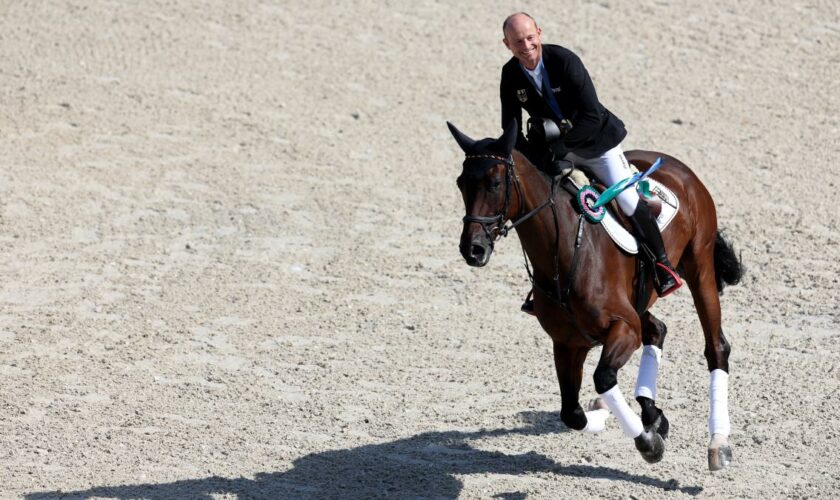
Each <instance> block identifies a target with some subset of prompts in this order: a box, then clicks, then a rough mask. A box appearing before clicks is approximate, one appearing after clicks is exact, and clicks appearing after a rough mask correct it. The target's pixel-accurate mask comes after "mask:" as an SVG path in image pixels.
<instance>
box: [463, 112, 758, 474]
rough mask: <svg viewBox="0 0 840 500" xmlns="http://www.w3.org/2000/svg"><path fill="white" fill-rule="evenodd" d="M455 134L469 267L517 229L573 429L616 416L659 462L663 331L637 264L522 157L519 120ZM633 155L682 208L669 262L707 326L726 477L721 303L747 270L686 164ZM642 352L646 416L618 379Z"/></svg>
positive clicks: (712, 451)
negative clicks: (587, 375) (592, 398)
mask: <svg viewBox="0 0 840 500" xmlns="http://www.w3.org/2000/svg"><path fill="white" fill-rule="evenodd" d="M447 125H448V126H449V129H450V131H451V133H452V135H453V137H454V138H455V141H456V142H457V143H458V145H459V146H460V147H461V149H462V150H463V151H464V153H465V155H466V158H465V160H464V163H463V171H462V172H461V175H460V176H459V177H458V180H457V184H458V188H459V190H460V191H461V194H462V196H463V199H464V205H465V208H466V215H465V216H464V219H463V221H464V227H463V231H462V233H461V240H460V251H461V255H462V256H463V257H464V259H465V260H466V262H467V264H469V265H470V266H475V267H482V266H485V265H486V264H487V263H488V261H489V259H490V255H491V254H492V252H493V248H494V243H495V242H496V241H497V240H498V239H499V238H501V237H502V236H506V235H507V232H508V231H509V230H510V229H511V228H515V229H516V232H517V235H518V236H519V240H520V242H521V244H522V248H523V251H524V253H525V255H526V256H527V258H526V259H527V260H526V266H527V261H528V260H530V261H531V265H532V266H531V267H532V268H533V272H531V269H530V268H529V275H532V281H533V293H534V313H535V316H536V317H537V319H538V320H539V323H540V325H541V326H542V328H543V329H544V330H545V331H546V333H548V335H549V336H550V337H551V339H552V342H553V350H554V364H555V369H556V371H557V379H558V381H559V383H560V393H561V410H560V417H561V419H562V420H563V423H564V424H565V425H566V426H567V427H569V428H571V429H574V430H579V431H588V432H599V431H601V430H603V428H604V426H605V421H606V419H607V417H608V416H609V414H610V413H612V415H613V416H615V417H616V419H617V420H618V423H619V426H620V428H621V429H622V431H623V432H624V434H625V435H626V436H628V437H630V438H632V439H633V440H634V442H635V445H636V448H637V449H638V450H639V452H640V453H641V455H642V457H643V458H644V459H645V460H646V461H648V462H650V463H655V462H658V461H659V460H661V459H662V456H663V453H664V451H665V440H664V439H665V438H666V437H667V436H668V431H669V424H668V420H667V419H666V418H665V415H664V413H663V412H662V410H661V409H660V408H658V407H657V406H656V378H657V374H658V369H659V362H660V356H661V350H662V347H663V344H664V341H665V335H666V327H665V324H664V323H662V321H660V320H658V319H657V318H656V317H654V316H653V314H651V313H650V311H649V309H650V307H651V306H653V304H654V302H656V299H657V295H656V293H655V292H653V291H652V289H651V287H650V286H647V287H646V288H638V287H637V286H634V282H635V281H636V280H637V279H638V278H637V270H638V264H637V261H636V256H635V255H631V254H628V253H626V252H624V251H623V250H621V249H619V248H618V247H617V245H616V244H615V243H613V241H612V240H611V239H610V237H609V236H608V235H607V233H606V231H604V230H602V229H601V228H598V227H596V226H593V227H586V226H588V225H590V223H589V222H587V221H585V220H584V219H583V218H582V216H581V214H580V213H579V208H578V206H577V205H576V204H575V202H574V194H573V190H572V189H571V188H568V187H567V188H563V187H562V185H563V183H564V182H568V181H567V180H566V179H564V178H561V179H557V178H551V177H549V176H547V175H546V174H544V173H543V172H542V171H540V170H538V169H537V168H536V167H535V166H534V165H533V164H532V163H531V162H530V161H529V160H528V159H527V158H526V157H525V156H524V155H523V154H521V153H520V152H519V151H516V150H514V144H515V142H516V136H517V131H518V125H517V124H516V122H514V121H512V122H511V123H510V124H509V125H508V126H507V127H506V128H505V131H504V133H503V134H502V136H501V137H499V138H496V139H494V138H485V139H481V140H474V139H471V138H470V137H468V136H466V135H465V134H463V133H462V132H460V131H459V130H458V129H457V128H456V127H455V126H454V125H452V124H451V123H449V122H447ZM626 157H627V159H628V160H629V161H630V162H631V163H632V164H633V165H635V166H636V167H637V168H638V169H639V170H640V171H642V170H644V169H646V168H648V167H650V166H651V165H652V164H653V163H654V161H655V160H656V159H657V158H660V157H661V158H662V160H663V163H662V167H661V168H660V169H659V170H658V171H656V173H655V174H653V175H652V178H654V179H655V180H657V181H658V182H661V183H662V184H663V185H665V186H667V187H668V188H669V189H671V190H672V191H673V193H674V194H675V195H676V196H677V198H678V199H679V202H680V205H679V210H678V211H677V213H676V215H675V217H674V219H673V220H672V221H671V223H670V224H669V225H668V227H667V229H666V230H665V231H664V232H663V234H662V237H663V240H664V243H665V248H666V251H667V253H668V256H669V258H670V260H671V262H672V263H674V264H675V265H676V266H677V267H678V268H679V270H680V272H681V274H682V275H683V277H684V279H685V281H686V282H687V283H688V286H689V288H690V290H691V294H692V297H693V299H694V305H695V308H696V310H697V314H698V315H699V317H700V323H701V325H702V327H703V333H704V336H705V350H704V354H705V357H706V362H707V365H708V369H709V378H710V385H709V406H710V409H709V435H710V441H709V446H708V457H707V458H708V463H709V468H710V469H711V470H719V469H722V468H724V467H726V466H728V465H729V464H730V462H731V459H732V451H731V446H730V444H729V431H730V423H729V410H728V376H729V352H730V346H729V343H728V342H727V340H726V337H725V336H724V334H723V331H722V329H721V312H720V299H719V294H720V293H721V292H722V291H723V287H724V286H725V285H727V284H730V285H731V284H736V283H737V282H738V281H739V280H740V278H741V274H742V272H743V269H742V267H741V262H740V259H739V258H738V257H737V256H736V255H735V252H734V250H733V248H732V245H731V244H730V243H729V242H728V241H726V240H725V239H724V238H723V236H722V235H721V232H720V231H719V230H718V225H717V215H716V210H715V204H714V202H713V200H712V197H711V195H710V194H709V192H708V190H707V189H706V188H705V186H703V184H702V182H701V181H700V179H699V178H698V177H697V176H696V175H695V174H694V173H693V172H692V171H691V169H689V167H687V166H686V165H685V164H683V163H682V162H680V161H679V160H677V159H676V158H673V157H671V156H669V155H666V154H662V153H657V152H652V151H628V152H627V153H626ZM558 186H561V187H558ZM619 212H620V211H619ZM508 221H510V222H508ZM506 223H508V225H505V224H506ZM640 253H641V249H640ZM580 270H585V273H582V272H579V271H580ZM635 285H638V283H635ZM637 290H644V292H642V293H639V292H637ZM634 294H635V295H640V296H641V297H639V296H637V297H634ZM639 299H641V300H639ZM598 344H600V345H601V346H602V350H601V357H600V359H599V360H598V365H597V367H596V369H595V372H594V376H593V379H594V383H595V389H596V392H597V393H598V395H599V397H598V399H597V400H596V404H594V405H593V406H592V407H590V408H589V411H584V409H583V408H582V407H581V405H580V403H579V395H580V386H581V379H582V376H583V364H584V361H585V359H586V356H587V354H588V353H589V351H590V350H591V349H592V348H593V347H595V346H596V345H598ZM642 345H643V346H644V348H643V353H642V358H641V363H640V368H639V376H638V380H637V384H636V391H635V395H636V400H637V401H638V403H639V405H640V406H641V418H640V417H639V415H637V414H636V413H635V412H633V410H632V409H631V408H630V407H629V405H628V404H627V401H626V400H625V399H624V396H623V395H622V393H621V391H620V389H619V387H618V383H617V374H618V370H620V369H621V368H622V367H623V366H624V365H625V363H627V361H628V360H629V359H630V357H631V356H632V354H633V353H634V352H635V351H636V350H637V349H638V348H639V347H640V346H642Z"/></svg>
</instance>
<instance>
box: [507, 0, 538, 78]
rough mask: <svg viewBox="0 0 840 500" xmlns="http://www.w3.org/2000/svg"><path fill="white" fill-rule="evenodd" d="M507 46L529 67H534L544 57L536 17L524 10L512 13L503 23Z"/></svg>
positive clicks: (514, 55)
mask: <svg viewBox="0 0 840 500" xmlns="http://www.w3.org/2000/svg"><path fill="white" fill-rule="evenodd" d="M502 31H503V32H504V35H505V37H504V38H503V39H502V42H504V44H505V47H507V48H508V49H510V52H511V53H512V54H513V57H515V58H516V59H518V60H519V62H520V63H521V64H522V65H523V66H525V67H526V68H528V69H534V68H536V67H537V64H539V62H540V59H541V58H542V41H541V40H540V33H542V31H540V28H539V27H538V26H537V22H536V21H534V18H533V17H531V16H529V15H528V14H526V13H524V12H517V13H516V14H511V15H509V16H508V17H507V19H505V22H504V23H502Z"/></svg>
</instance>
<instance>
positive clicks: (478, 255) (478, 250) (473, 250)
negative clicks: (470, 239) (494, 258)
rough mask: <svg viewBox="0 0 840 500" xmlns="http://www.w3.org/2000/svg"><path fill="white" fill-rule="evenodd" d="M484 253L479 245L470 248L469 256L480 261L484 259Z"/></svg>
mask: <svg viewBox="0 0 840 500" xmlns="http://www.w3.org/2000/svg"><path fill="white" fill-rule="evenodd" d="M484 252H485V250H484V247H483V246H481V245H473V246H472V248H471V249H470V255H472V256H473V257H475V258H476V259H480V258H482V257H484Z"/></svg>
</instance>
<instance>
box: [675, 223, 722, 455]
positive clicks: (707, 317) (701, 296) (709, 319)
mask: <svg viewBox="0 0 840 500" xmlns="http://www.w3.org/2000/svg"><path fill="white" fill-rule="evenodd" d="M713 248H714V239H711V240H710V242H709V243H708V244H707V245H704V246H702V247H700V248H697V247H693V248H691V251H690V253H689V254H688V255H687V256H686V257H687V258H684V259H683V262H684V263H685V270H686V281H688V286H689V288H691V295H692V297H693V298H694V306H695V307H696V308H697V314H698V316H699V317H700V324H701V325H702V326H703V334H704V337H705V341H706V348H705V350H704V354H705V356H706V363H707V365H708V368H709V435H710V441H709V469H711V470H719V469H722V468H724V467H726V466H728V465H729V464H730V462H731V460H732V449H731V448H730V446H729V401H728V391H729V351H730V348H729V342H727V341H726V337H725V336H724V335H723V330H722V329H721V316H720V297H719V296H718V290H717V284H716V282H715V269H714V253H713Z"/></svg>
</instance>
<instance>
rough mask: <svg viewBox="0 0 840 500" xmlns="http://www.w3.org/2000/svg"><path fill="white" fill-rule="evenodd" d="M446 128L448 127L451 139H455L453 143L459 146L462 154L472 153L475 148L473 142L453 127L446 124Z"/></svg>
mask: <svg viewBox="0 0 840 500" xmlns="http://www.w3.org/2000/svg"><path fill="white" fill-rule="evenodd" d="M446 126H447V127H449V131H450V132H452V137H454V138H455V142H457V143H458V145H459V146H461V149H462V150H463V151H464V153H470V152H472V150H473V147H474V146H475V141H474V140H473V139H470V138H469V137H467V136H466V135H464V133H463V132H461V131H460V130H458V129H457V128H456V127H455V125H452V124H451V123H449V122H446Z"/></svg>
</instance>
